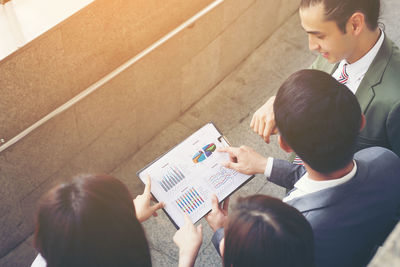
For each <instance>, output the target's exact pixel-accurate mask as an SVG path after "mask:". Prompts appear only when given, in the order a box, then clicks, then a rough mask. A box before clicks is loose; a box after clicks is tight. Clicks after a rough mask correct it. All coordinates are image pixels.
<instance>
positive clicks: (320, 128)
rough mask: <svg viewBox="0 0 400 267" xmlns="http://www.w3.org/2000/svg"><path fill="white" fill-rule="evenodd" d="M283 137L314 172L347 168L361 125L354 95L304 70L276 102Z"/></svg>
mask: <svg viewBox="0 0 400 267" xmlns="http://www.w3.org/2000/svg"><path fill="white" fill-rule="evenodd" d="M274 113H275V121H276V125H277V127H278V130H279V132H280V135H281V138H282V139H283V141H284V143H286V144H287V145H288V146H289V147H290V148H291V149H293V150H294V151H295V152H296V153H297V154H298V155H299V156H300V158H301V159H302V160H303V161H304V162H305V163H306V164H308V165H309V166H310V167H311V168H312V169H313V170H315V171H318V172H320V173H323V174H330V173H332V172H335V171H337V170H340V169H342V168H344V167H346V166H347V165H348V164H349V163H350V162H351V160H352V158H353V155H354V152H355V143H356V139H357V136H358V133H359V131H360V127H361V126H362V122H363V120H362V115H361V108H360V105H359V103H358V101H357V99H356V97H355V95H354V94H353V93H352V92H351V91H350V90H349V89H348V88H347V87H346V86H344V85H342V84H340V83H339V82H338V81H336V80H335V79H334V78H333V77H332V76H330V75H329V74H327V73H324V72H321V71H317V70H301V71H298V72H296V73H294V74H292V75H291V76H290V77H289V78H288V79H287V80H286V81H285V82H284V83H283V84H282V86H281V87H280V88H279V91H278V94H277V95H276V99H275V102H274Z"/></svg>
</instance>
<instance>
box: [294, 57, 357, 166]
mask: <svg viewBox="0 0 400 267" xmlns="http://www.w3.org/2000/svg"><path fill="white" fill-rule="evenodd" d="M347 65H348V64H347V63H344V64H343V69H342V72H341V73H340V77H339V79H338V80H337V81H338V82H340V83H341V84H346V83H347V81H348V80H349V74H348V73H347V71H346V68H347ZM293 164H296V165H303V166H304V162H303V161H302V160H301V158H300V157H299V156H297V155H296V157H295V158H294V160H293Z"/></svg>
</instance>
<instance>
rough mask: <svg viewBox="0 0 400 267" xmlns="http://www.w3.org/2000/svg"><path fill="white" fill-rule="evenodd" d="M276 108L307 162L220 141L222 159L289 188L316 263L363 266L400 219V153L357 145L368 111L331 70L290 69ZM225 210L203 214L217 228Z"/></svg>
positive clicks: (288, 146) (283, 129) (286, 139)
mask: <svg viewBox="0 0 400 267" xmlns="http://www.w3.org/2000/svg"><path fill="white" fill-rule="evenodd" d="M274 113H275V121H276V125H277V128H278V131H279V134H280V136H279V144H280V146H281V148H282V149H283V150H285V151H286V152H295V153H297V155H299V156H300V157H301V159H302V160H303V161H304V166H300V165H294V164H291V163H289V162H287V161H285V160H279V159H272V158H268V159H267V158H264V157H263V156H261V155H259V154H258V153H256V152H255V151H254V150H253V149H251V148H249V147H246V146H242V147H240V148H234V147H232V148H226V149H221V150H220V151H221V152H228V153H229V155H230V158H231V161H230V162H227V163H225V166H226V167H229V168H232V169H235V170H237V171H239V172H242V173H246V174H256V173H264V174H265V175H266V176H267V178H268V180H269V181H271V182H273V183H275V184H278V185H281V186H284V187H286V188H287V189H291V191H290V192H289V194H288V195H287V196H286V197H285V198H284V199H283V201H284V202H286V203H287V204H290V205H292V206H293V207H295V208H297V209H298V210H299V211H300V212H302V214H303V215H304V216H305V217H306V219H307V220H308V221H309V222H310V224H311V226H312V228H313V231H314V238H315V262H316V266H324V267H325V266H342V267H343V266H351V267H354V266H365V265H366V264H367V263H368V261H369V260H370V258H371V257H372V256H373V254H374V252H375V250H376V248H377V247H378V246H380V245H382V243H383V241H384V240H385V239H386V237H387V236H388V234H389V233H390V232H391V230H392V229H393V227H394V226H395V225H396V223H397V222H398V220H399V208H400V193H399V192H400V159H399V158H398V157H397V155H396V154H394V153H393V152H392V151H390V150H388V149H386V148H382V147H371V148H366V149H363V150H361V151H359V152H357V153H355V151H356V140H357V136H358V134H359V132H360V130H361V129H362V128H363V127H364V125H365V118H364V116H363V115H362V112H361V108H360V105H359V103H358V101H357V99H356V97H355V96H354V94H353V93H352V92H351V91H350V90H349V89H348V88H347V87H346V86H344V85H342V84H340V83H339V82H337V81H336V80H335V79H334V78H333V77H331V76H330V75H329V74H327V73H324V72H321V71H317V70H302V71H299V72H296V73H294V74H293V75H291V76H290V77H289V78H288V79H287V80H286V81H285V82H284V83H283V85H282V86H281V87H280V89H279V91H278V94H277V96H276V99H275V101H274ZM354 153H355V154H354ZM268 161H272V162H270V163H272V164H267V162H268ZM267 166H271V167H272V168H270V167H267ZM214 201H215V200H214ZM214 206H215V205H214ZM225 215H226V209H220V208H218V209H213V210H212V212H211V213H210V214H209V215H208V216H207V217H206V218H207V221H208V222H209V224H210V226H211V228H212V229H214V230H216V229H218V228H221V227H223V223H224V218H225ZM221 232H223V230H221V229H219V230H218V231H217V233H216V237H218V236H220V238H216V237H214V238H213V241H214V244H217V243H219V241H220V240H221V238H222V237H221V236H222V235H221Z"/></svg>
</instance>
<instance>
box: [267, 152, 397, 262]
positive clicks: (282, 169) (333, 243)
mask: <svg viewBox="0 0 400 267" xmlns="http://www.w3.org/2000/svg"><path fill="white" fill-rule="evenodd" d="M354 160H355V161H356V164H357V172H356V174H355V176H354V177H353V178H352V179H351V180H349V181H348V182H346V183H344V184H341V185H338V186H335V187H332V188H327V189H324V190H320V191H317V192H314V193H311V194H307V195H304V196H301V197H297V198H294V199H292V200H290V201H288V202H287V204H289V205H291V206H293V207H295V208H297V209H298V210H299V211H300V212H301V213H302V214H303V215H304V216H305V217H306V219H307V220H308V221H309V222H310V224H311V226H312V228H313V232H314V238H315V259H316V266H317V267H318V266H323V267H329V266H335V267H336V266H342V267H345V266H351V267H354V266H365V265H366V264H367V262H368V261H369V260H370V258H371V256H372V255H373V252H374V251H375V249H376V248H377V247H378V246H380V245H382V243H383V241H384V240H385V238H386V237H387V236H388V235H389V233H390V232H391V231H392V229H393V227H394V226H395V224H396V223H397V222H398V220H399V218H398V215H399V214H398V212H399V207H400V193H399V192H400V159H399V158H398V157H397V156H396V155H395V154H394V153H393V152H392V151H390V150H388V149H385V148H382V147H371V148H367V149H364V150H361V151H359V152H357V153H356V154H355V156H354ZM305 172H306V170H305V168H304V167H303V166H300V165H294V164H291V163H289V162H287V161H285V160H279V159H274V162H273V168H272V172H271V176H270V178H269V180H270V181H271V182H273V183H275V184H278V185H281V186H284V187H286V188H288V189H291V188H293V186H294V184H295V183H296V182H297V180H298V179H300V178H301V177H302V176H303V175H304V173H305Z"/></svg>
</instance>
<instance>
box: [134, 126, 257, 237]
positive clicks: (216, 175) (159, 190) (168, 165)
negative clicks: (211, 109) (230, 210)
mask: <svg viewBox="0 0 400 267" xmlns="http://www.w3.org/2000/svg"><path fill="white" fill-rule="evenodd" d="M227 146H230V143H229V141H228V140H227V138H226V137H225V136H224V135H223V134H222V133H221V131H220V130H219V129H218V128H217V127H216V126H215V125H214V123H212V122H209V123H207V124H205V125H204V126H203V127H201V128H200V129H198V130H197V131H195V132H194V133H192V134H191V135H190V136H188V137H187V138H186V139H185V140H183V141H182V142H181V143H179V144H178V145H176V146H175V147H173V148H172V149H170V150H169V151H167V152H166V153H164V154H162V155H161V156H159V157H158V158H157V159H155V160H154V161H152V162H150V163H149V164H147V165H146V166H145V167H144V168H142V169H141V170H139V171H138V172H137V173H136V175H137V176H138V177H139V179H140V180H141V181H142V182H143V183H144V184H146V182H147V174H149V175H150V178H151V193H152V195H153V197H154V198H155V199H156V200H157V201H163V202H165V204H166V205H165V207H164V208H163V210H164V212H165V213H166V215H167V216H168V218H169V219H170V220H171V222H172V224H173V225H174V226H175V227H176V228H177V229H179V228H180V227H181V226H182V225H183V223H184V216H183V214H184V213H186V214H187V215H188V216H189V218H190V219H191V221H192V222H193V223H196V222H197V221H199V220H200V219H201V218H203V217H204V216H205V215H206V214H208V213H209V212H210V211H211V196H212V194H216V195H217V197H218V200H219V201H220V202H222V201H224V200H225V199H226V198H227V197H229V196H230V195H231V194H233V193H234V192H235V191H237V190H238V189H239V188H241V187H242V186H243V185H245V184H246V183H247V182H248V181H250V180H251V179H252V178H253V177H254V175H246V174H242V173H239V172H237V171H235V170H231V169H228V168H225V167H223V166H222V165H221V162H226V161H229V155H228V154H227V153H222V152H218V148H221V147H227Z"/></svg>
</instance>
